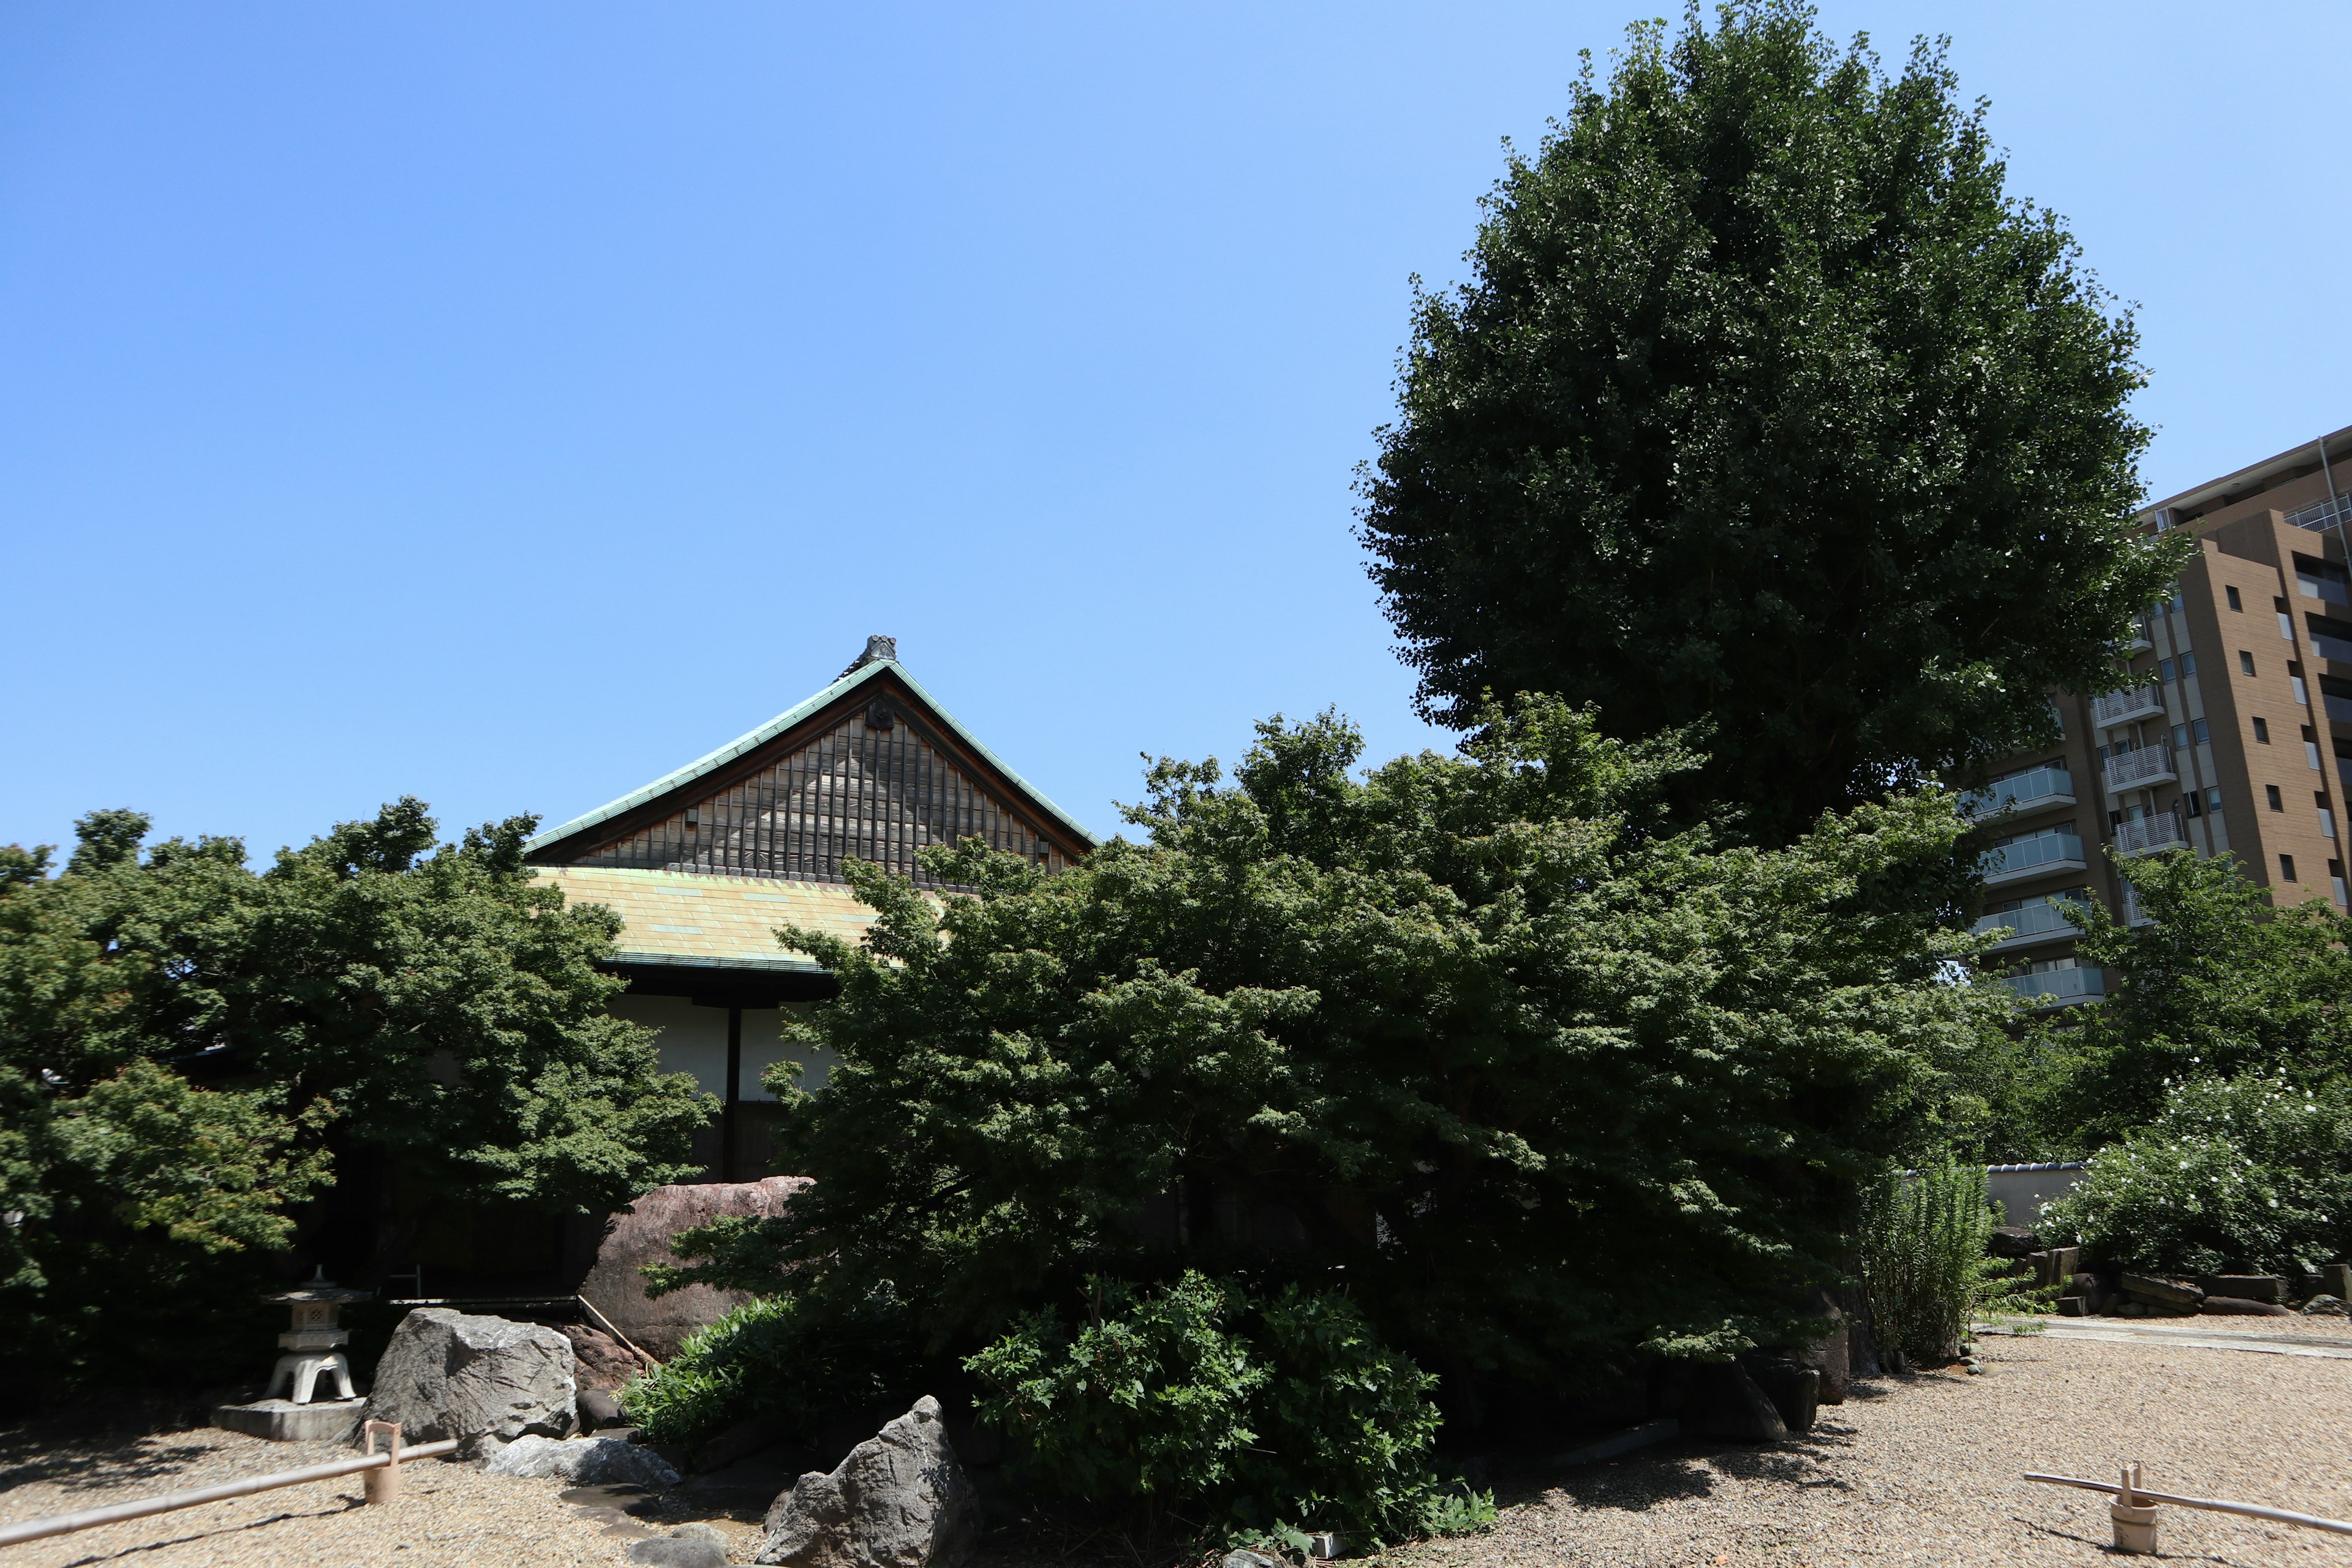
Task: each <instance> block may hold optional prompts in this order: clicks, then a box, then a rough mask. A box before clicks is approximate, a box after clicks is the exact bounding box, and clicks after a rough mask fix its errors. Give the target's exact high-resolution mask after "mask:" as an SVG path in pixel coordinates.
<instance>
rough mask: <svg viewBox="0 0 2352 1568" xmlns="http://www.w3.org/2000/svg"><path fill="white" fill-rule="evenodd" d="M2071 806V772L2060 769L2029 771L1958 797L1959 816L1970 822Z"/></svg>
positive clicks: (1997, 780)
mask: <svg viewBox="0 0 2352 1568" xmlns="http://www.w3.org/2000/svg"><path fill="white" fill-rule="evenodd" d="M2045 805H2074V774H2073V773H2068V772H2067V771H2066V770H2065V769H2064V768H2029V769H2028V770H2026V771H2025V772H2024V773H2011V775H2010V776H2009V777H2007V778H2005V779H1995V780H1993V781H1992V783H1990V784H1987V785H1985V787H1984V788H1982V789H1978V790H1970V791H1969V793H1968V794H1966V795H1962V796H1960V813H1961V815H1962V816H1967V817H1969V819H1970V820H1972V821H1976V822H1982V821H1983V820H1984V819H1985V818H1986V817H1988V816H2000V814H2001V813H2002V812H2004V811H2032V810H2035V809H2037V808H2039V807H2041V806H2045Z"/></svg>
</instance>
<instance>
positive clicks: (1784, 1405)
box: [1748, 1357, 1822, 1432]
mask: <svg viewBox="0 0 2352 1568" xmlns="http://www.w3.org/2000/svg"><path fill="white" fill-rule="evenodd" d="M1748 1376H1749V1377H1751V1378H1753V1379H1754V1380H1755V1383H1756V1386H1757V1387H1758V1388H1759V1389H1762V1390H1763V1391H1764V1397H1765V1398H1767V1399H1769V1400H1770V1401H1771V1402H1772V1408H1773V1409H1774V1410H1775V1411H1778V1412H1779V1413H1780V1422H1781V1425H1782V1426H1786V1427H1788V1429H1789V1430H1790V1431H1791V1432H1810V1431H1811V1430H1812V1429H1813V1417H1814V1415H1816V1414H1817V1413H1818V1411H1819V1407H1820V1405H1821V1402H1822V1374H1821V1371H1820V1369H1819V1368H1817V1367H1810V1366H1805V1365H1803V1364H1801V1363H1798V1362H1794V1361H1785V1360H1781V1359H1780V1358H1777V1357H1775V1358H1771V1359H1767V1360H1761V1361H1758V1362H1755V1363H1750V1364H1749V1365H1748Z"/></svg>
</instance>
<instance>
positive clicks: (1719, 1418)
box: [1683, 1362, 1820, 1443]
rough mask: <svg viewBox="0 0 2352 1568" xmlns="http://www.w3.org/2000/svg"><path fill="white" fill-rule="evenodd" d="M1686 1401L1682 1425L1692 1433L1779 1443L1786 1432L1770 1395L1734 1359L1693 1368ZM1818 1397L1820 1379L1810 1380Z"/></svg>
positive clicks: (1784, 1437)
mask: <svg viewBox="0 0 2352 1568" xmlns="http://www.w3.org/2000/svg"><path fill="white" fill-rule="evenodd" d="M1695 1371H1696V1376H1695V1378H1694V1380H1693V1386H1692V1389H1691V1394H1690V1403H1689V1405H1688V1406H1687V1407H1686V1409H1685V1413H1684V1415H1683V1429H1684V1430H1685V1431H1686V1432H1688V1433H1690V1434H1691V1435H1692V1436H1696V1437H1722V1438H1727V1439H1729V1440H1730V1441H1732V1442H1735V1443H1779V1442H1782V1441H1784V1440H1786V1438H1787V1437H1788V1436H1789V1426H1788V1423H1787V1422H1785V1421H1783V1420H1782V1419H1781V1418H1780V1410H1779V1408H1778V1407H1776V1406H1775V1405H1773V1403H1772V1401H1771V1399H1770V1397H1769V1396H1768V1395H1767V1394H1765V1392H1764V1391H1763V1390H1762V1389H1760V1388H1759V1387H1757V1386H1756V1380H1755V1379H1754V1378H1753V1377H1750V1376H1749V1375H1748V1369H1747V1368H1746V1367H1743V1366H1741V1365H1740V1364H1739V1363H1738V1362H1719V1363H1705V1364H1702V1365H1700V1366H1698V1367H1697V1368H1696V1369H1695ZM1813 1388H1814V1391H1815V1396H1816V1397H1818V1394H1819V1389H1820V1380H1819V1379H1818V1377H1816V1378H1815V1379H1814V1380H1813Z"/></svg>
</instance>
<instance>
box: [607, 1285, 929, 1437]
mask: <svg viewBox="0 0 2352 1568" xmlns="http://www.w3.org/2000/svg"><path fill="white" fill-rule="evenodd" d="M919 1365H920V1363H919V1361H918V1360H917V1358H916V1356H915V1354H914V1347H913V1339H912V1335H911V1334H910V1333H909V1332H908V1328H907V1325H906V1321H905V1314H904V1312H903V1311H902V1310H900V1309H899V1308H898V1304H897V1303H896V1302H893V1301H889V1300H868V1301H866V1302H862V1303H860V1304H859V1305H858V1306H857V1307H856V1308H855V1309H853V1310H839V1309H827V1308H824V1307H820V1306H818V1305H816V1304H814V1303H812V1302H810V1301H807V1300H803V1299H801V1298H796V1297H792V1296H773V1297H762V1298H761V1299H759V1300H753V1301H750V1302H747V1303H745V1304H744V1305H743V1306H740V1307H738V1308H736V1309H734V1310H732V1311H730V1312H729V1313H728V1314H727V1315H726V1316H725V1317H723V1318H721V1319H719V1321H717V1322H715V1323H713V1324H711V1325H710V1326H709V1328H707V1329H698V1330H697V1331H695V1332H693V1333H691V1334H688V1336H687V1337H686V1340H685V1342H684V1343H682V1344H681V1345H680V1346H679V1347H678V1352H677V1356H676V1357H674V1358H673V1359H672V1360H670V1361H669V1362H667V1363H665V1364H664V1365H663V1366H661V1367H660V1368H658V1369H657V1370H656V1371H654V1372H652V1373H647V1374H646V1376H643V1377H640V1378H637V1379H635V1381H633V1382H631V1383H630V1384H629V1385H628V1386H627V1387H626V1388H625V1389H623V1390H622V1391H621V1405H622V1408H623V1409H624V1410H625V1411H626V1412H627V1413H628V1416H629V1419H630V1420H632V1421H634V1422H635V1423H636V1424H637V1426H639V1427H640V1428H641V1429H642V1430H643V1431H644V1432H645V1435H646V1436H647V1437H649V1438H651V1439H652V1440H653V1441H655V1442H656V1443H677V1444H682V1445H684V1446H686V1447H693V1446H695V1445H696V1444H698V1443H700V1442H702V1441H703V1440H705V1439H706V1438H708V1437H709V1436H711V1435H712V1434H713V1433H715V1432H718V1431H719V1430H720V1429H721V1428H722V1427H725V1426H731V1425H733V1424H734V1423H735V1422H738V1421H740V1420H743V1419H744V1418H745V1417H747V1416H751V1415H783V1416H784V1417H786V1418H787V1419H789V1420H790V1421H792V1422H793V1424H794V1426H797V1427H799V1428H801V1429H802V1430H803V1431H805V1430H806V1429H807V1428H808V1427H809V1426H811V1425H812V1424H813V1423H814V1421H815V1420H816V1419H817V1418H818V1417H820V1416H823V1415H825V1414H827V1413H828V1412H831V1411H835V1410H838V1409H841V1408H844V1407H845V1406H847V1405H853V1404H861V1403H870V1402H876V1401H887V1400H888V1399H891V1398H895V1397H896V1396H898V1395H899V1394H909V1395H911V1394H912V1393H913V1386H912V1385H913V1384H914V1383H915V1382H917V1381H919V1379H917V1378H916V1377H915V1376H914V1375H913V1373H915V1371H916V1370H917V1369H918V1368H919Z"/></svg>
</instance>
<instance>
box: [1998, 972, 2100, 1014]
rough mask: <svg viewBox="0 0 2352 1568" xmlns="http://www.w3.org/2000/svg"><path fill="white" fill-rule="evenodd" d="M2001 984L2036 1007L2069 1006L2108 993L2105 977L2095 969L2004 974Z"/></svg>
mask: <svg viewBox="0 0 2352 1568" xmlns="http://www.w3.org/2000/svg"><path fill="white" fill-rule="evenodd" d="M2000 983H2001V984H2004V985H2006V986H2008V987H2009V988H2010V989H2011V991H2014V992H2016V993H2017V994H2018V995H2019V996H2021V997H2022V998H2024V1000H2026V1001H2027V1002H2029V1003H2031V1004H2032V1005H2034V1006H2036V1007H2072V1006H2074V1005H2077V1004H2079V1003H2084V1002H2095V1001H2097V1000H2098V999H2099V998H2100V997H2102V996H2105V994H2107V977H2106V975H2105V973H2104V972H2103V971H2100V970H2096V969H2049V970H2044V971H2043V972H2042V973H2040V974H2004V975H2002V976H2001V982H2000Z"/></svg>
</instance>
